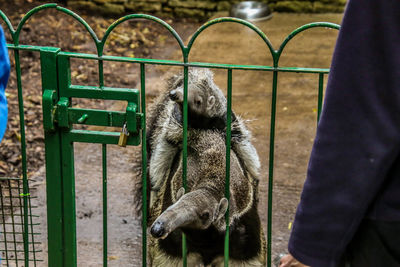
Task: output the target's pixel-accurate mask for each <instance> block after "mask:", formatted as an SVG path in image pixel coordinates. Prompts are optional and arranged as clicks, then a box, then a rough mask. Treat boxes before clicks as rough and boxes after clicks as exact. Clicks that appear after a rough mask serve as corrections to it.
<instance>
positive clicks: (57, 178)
mask: <svg viewBox="0 0 400 267" xmlns="http://www.w3.org/2000/svg"><path fill="white" fill-rule="evenodd" d="M59 51H60V49H59V48H53V47H47V48H42V49H41V50H40V64H41V72H42V73H41V74H42V75H41V76H42V89H43V92H44V90H52V91H55V92H56V93H57V94H58V77H57V68H58V66H57V54H58V52H59ZM46 112H48V111H46V110H43V117H44V116H47V115H50V114H46ZM43 121H45V120H44V119H43ZM44 145H45V151H46V153H45V160H46V199H47V203H46V206H47V214H51V216H47V239H48V254H47V255H48V265H49V266H60V267H61V266H63V253H62V252H63V217H62V198H63V197H62V196H63V191H62V176H61V175H62V173H61V168H62V167H61V166H62V165H61V163H62V159H61V153H60V151H61V140H60V133H59V131H50V130H45V131H44Z"/></svg>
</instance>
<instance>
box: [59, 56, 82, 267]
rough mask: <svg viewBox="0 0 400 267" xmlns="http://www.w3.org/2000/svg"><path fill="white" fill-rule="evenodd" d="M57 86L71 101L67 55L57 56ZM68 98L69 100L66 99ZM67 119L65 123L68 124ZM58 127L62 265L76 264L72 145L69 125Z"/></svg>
mask: <svg viewBox="0 0 400 267" xmlns="http://www.w3.org/2000/svg"><path fill="white" fill-rule="evenodd" d="M57 69H58V86H59V87H58V88H59V97H60V98H61V97H62V98H63V99H65V100H66V102H68V103H64V104H65V105H70V103H71V101H70V99H69V98H68V97H66V95H65V94H66V92H67V90H68V87H69V86H70V84H71V73H70V72H71V70H70V62H69V58H68V57H67V56H61V55H59V56H58V57H57ZM67 99H69V101H67ZM68 123H69V122H68V119H67V124H68ZM65 126H66V127H63V128H62V129H60V130H59V131H60V136H61V150H60V151H61V158H62V170H61V171H62V188H63V189H62V190H63V206H62V207H63V219H64V222H63V238H64V239H63V245H64V252H63V256H64V259H63V260H64V266H65V267H76V266H77V250H76V208H75V168H74V145H73V141H72V140H71V139H70V138H69V132H70V127H69V126H70V125H65Z"/></svg>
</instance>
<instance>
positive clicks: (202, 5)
mask: <svg viewBox="0 0 400 267" xmlns="http://www.w3.org/2000/svg"><path fill="white" fill-rule="evenodd" d="M168 4H169V5H170V6H172V7H187V8H197V9H209V10H212V9H214V8H215V7H216V6H217V3H215V1H214V2H211V1H194V0H192V1H180V0H169V2H168Z"/></svg>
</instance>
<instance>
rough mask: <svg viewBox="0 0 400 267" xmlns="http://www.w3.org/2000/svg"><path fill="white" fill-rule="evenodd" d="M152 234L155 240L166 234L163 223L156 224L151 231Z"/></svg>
mask: <svg viewBox="0 0 400 267" xmlns="http://www.w3.org/2000/svg"><path fill="white" fill-rule="evenodd" d="M150 233H151V235H152V236H153V237H155V238H160V237H162V236H163V235H164V234H165V228H164V223H163V222H155V223H154V224H153V226H152V227H151V229H150Z"/></svg>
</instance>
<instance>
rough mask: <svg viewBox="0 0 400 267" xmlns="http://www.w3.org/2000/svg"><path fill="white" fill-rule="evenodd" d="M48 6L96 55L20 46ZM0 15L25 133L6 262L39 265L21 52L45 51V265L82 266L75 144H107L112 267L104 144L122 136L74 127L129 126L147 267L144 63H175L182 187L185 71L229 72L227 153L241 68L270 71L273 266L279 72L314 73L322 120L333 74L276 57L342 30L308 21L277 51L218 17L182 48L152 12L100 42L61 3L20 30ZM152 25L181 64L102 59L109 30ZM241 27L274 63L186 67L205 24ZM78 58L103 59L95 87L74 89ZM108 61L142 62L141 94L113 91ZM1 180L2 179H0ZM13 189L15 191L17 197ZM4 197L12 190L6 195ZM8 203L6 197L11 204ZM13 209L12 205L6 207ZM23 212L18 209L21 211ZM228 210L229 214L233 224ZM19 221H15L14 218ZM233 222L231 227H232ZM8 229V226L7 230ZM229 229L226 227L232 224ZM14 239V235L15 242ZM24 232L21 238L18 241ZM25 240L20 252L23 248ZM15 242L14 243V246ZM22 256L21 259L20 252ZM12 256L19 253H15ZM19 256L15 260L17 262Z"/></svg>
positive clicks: (9, 186)
mask: <svg viewBox="0 0 400 267" xmlns="http://www.w3.org/2000/svg"><path fill="white" fill-rule="evenodd" d="M43 9H55V10H57V11H59V12H62V13H64V14H67V15H69V16H71V17H73V18H74V19H76V21H78V22H79V23H80V24H82V25H83V26H84V27H85V28H86V30H87V31H88V33H89V34H90V36H91V38H92V40H93V42H94V44H95V46H96V49H97V53H96V54H83V53H72V52H64V51H62V50H61V49H59V48H55V47H41V46H29V45H20V44H19V36H20V32H21V29H22V28H23V26H24V24H25V23H26V21H27V20H28V19H29V18H30V17H31V16H32V15H35V14H37V13H38V12H40V11H41V10H43ZM0 17H1V18H2V19H3V21H4V22H5V24H6V25H7V28H8V31H9V32H10V34H11V36H12V42H13V43H12V44H8V48H9V49H12V50H13V51H14V56H15V68H16V69H15V71H16V74H17V85H18V96H19V110H20V119H21V120H20V121H21V122H20V129H21V147H22V173H23V178H22V179H15V180H14V181H12V180H10V179H8V180H7V179H6V183H5V184H4V183H3V184H1V183H0V188H1V189H2V190H1V191H0V192H3V193H2V195H1V197H0V200H1V201H2V202H1V203H0V204H1V206H2V209H1V211H2V213H1V214H0V216H2V218H0V222H2V230H0V231H1V232H2V236H3V237H2V239H0V245H1V244H3V248H4V251H5V253H6V259H3V260H5V261H7V260H11V259H12V260H14V259H13V257H15V261H16V262H18V261H19V260H22V259H23V260H24V266H29V262H30V261H32V262H33V264H35V266H36V262H37V261H38V259H36V256H35V255H36V252H37V251H35V244H36V242H35V240H34V235H35V232H34V228H33V227H34V226H35V224H34V223H33V222H32V217H33V216H34V215H32V213H31V208H32V207H31V206H30V205H29V201H30V195H29V182H28V176H27V171H26V141H25V131H24V127H25V126H24V110H23V98H22V83H21V69H20V53H19V52H20V51H21V50H28V51H36V52H39V53H40V60H41V69H42V89H43V128H44V130H45V148H46V177H47V180H46V184H47V189H46V190H47V199H48V202H47V213H48V214H51V216H48V218H47V220H48V265H49V266H66V267H71V266H77V244H76V208H75V176H74V175H75V174H74V150H73V143H74V142H86V143H99V144H102V164H103V165H102V166H103V265H104V266H107V264H108V260H107V253H108V251H107V164H106V163H107V158H106V153H107V145H115V144H117V143H118V139H119V135H120V134H119V133H116V132H102V131H91V130H82V129H75V128H74V127H73V126H74V125H76V124H83V125H98V126H111V127H120V128H121V129H122V127H126V129H127V131H128V132H129V138H128V140H127V145H135V146H136V145H140V144H141V149H142V162H143V163H142V176H143V177H142V182H143V194H142V198H143V201H142V203H143V207H142V212H143V214H142V266H146V264H147V260H146V255H147V249H146V247H147V242H146V240H147V236H146V233H147V220H146V219H147V212H148V207H147V206H146V203H147V200H146V191H147V184H146V171H145V170H146V166H147V162H146V158H147V155H146V123H145V122H146V120H145V118H146V108H145V107H146V100H145V94H146V83H145V82H146V81H145V80H146V79H145V76H146V66H148V65H167V66H178V67H181V68H182V69H183V72H184V109H183V152H182V153H183V177H182V179H183V184H184V186H185V187H186V173H187V161H186V156H187V127H188V121H187V120H188V118H187V116H188V107H187V90H188V70H189V68H190V67H200V68H211V69H223V70H226V75H227V84H228V86H227V87H228V91H227V100H228V110H227V114H228V115H227V125H228V127H227V133H226V134H227V135H226V136H227V141H226V146H227V148H230V136H231V131H230V125H231V116H230V114H231V103H232V90H233V86H232V77H233V75H234V74H235V71H236V70H255V71H265V72H272V73H273V76H272V77H273V80H272V85H271V87H270V88H266V89H265V90H267V91H269V90H271V91H272V99H271V114H270V118H269V119H270V140H269V143H270V145H269V174H268V207H263V208H265V209H268V213H267V214H268V215H267V225H268V226H267V266H268V267H270V266H271V240H272V238H271V237H272V223H271V221H272V208H271V207H272V189H273V174H274V143H275V142H274V140H275V118H276V101H277V89H278V74H279V73H280V72H293V73H310V74H314V75H317V76H318V84H317V85H316V88H317V89H318V119H319V114H320V111H321V107H322V99H323V80H324V77H325V76H326V75H327V74H328V72H329V69H322V68H296V67H280V66H279V60H280V57H281V54H282V52H283V51H284V49H285V47H286V45H287V44H288V42H289V41H290V40H291V39H292V38H293V37H294V36H296V35H297V34H299V33H300V32H303V31H305V30H307V29H310V28H315V27H324V28H332V29H339V26H338V25H336V24H333V23H325V22H318V23H311V24H307V25H304V26H302V27H300V28H298V29H296V30H295V31H293V32H292V33H291V34H290V35H289V36H287V38H286V39H285V40H284V41H283V43H282V44H281V45H280V47H279V48H278V49H277V50H275V49H274V48H273V46H272V45H271V43H270V41H269V40H268V38H267V37H266V36H265V34H264V33H263V32H262V31H261V30H260V29H258V28H257V27H256V26H255V25H253V24H251V23H249V22H247V21H244V20H240V19H235V18H218V19H214V20H212V21H209V22H207V23H206V24H204V25H203V26H201V27H200V28H199V29H198V30H197V31H196V32H195V34H194V35H193V37H192V38H191V39H190V41H189V43H188V45H185V44H184V42H183V41H182V39H181V37H180V36H179V35H178V34H177V33H176V32H175V30H174V29H173V28H172V27H171V26H170V25H168V24H167V23H166V22H164V21H163V20H161V19H159V18H156V17H154V16H150V15H142V14H135V15H128V16H125V17H123V18H121V19H119V20H117V21H115V22H114V23H113V24H111V25H110V27H109V28H108V29H107V31H106V33H105V35H104V37H103V38H102V39H99V38H98V37H97V36H96V34H95V32H94V31H93V30H92V28H91V27H90V26H89V25H88V24H87V23H86V22H85V21H84V20H83V19H82V18H81V17H79V16H78V15H77V14H76V13H74V12H72V11H70V10H68V9H66V8H64V7H60V6H57V5H56V4H45V5H42V6H39V7H37V8H34V9H32V10H31V11H29V12H28V13H27V14H26V15H25V16H24V17H23V18H22V19H21V21H20V23H19V24H18V26H17V28H16V29H14V28H13V26H12V24H11V23H10V21H9V19H8V18H7V16H6V15H5V14H4V13H3V12H1V11H0ZM135 19H141V20H148V21H153V22H156V23H158V24H159V25H161V26H162V27H164V28H165V29H167V30H168V31H169V32H170V33H171V35H172V36H173V38H175V40H176V42H177V43H178V45H179V47H180V49H181V53H182V60H181V61H172V60H156V59H143V58H130V57H118V56H106V55H103V49H104V45H105V43H106V41H107V38H108V37H109V35H110V33H111V32H112V31H113V30H114V29H115V28H116V27H117V26H118V25H120V24H121V23H123V22H125V21H128V20H135ZM228 22H229V23H239V24H242V25H244V26H245V27H248V28H249V29H251V30H252V31H254V32H255V33H256V34H257V35H258V36H259V37H260V38H261V39H262V40H263V41H264V43H265V45H266V46H267V47H268V50H269V52H270V53H271V56H272V58H273V65H272V66H266V65H265V66H264V65H234V64H215V63H204V62H189V60H188V58H189V54H190V51H191V48H192V46H193V44H194V43H195V41H196V39H197V37H198V36H199V35H200V34H201V33H202V32H203V31H204V30H205V29H207V28H208V27H210V26H212V25H214V24H218V23H228ZM74 58H80V59H89V60H95V61H97V62H98V85H97V86H82V85H74V84H71V67H70V60H71V59H74ZM105 61H114V62H125V63H132V64H137V65H139V66H140V84H141V86H140V89H126V88H125V89H122V88H110V87H105V86H104V77H103V63H104V62H105ZM72 98H93V99H104V100H109V99H111V100H122V101H127V108H126V112H116V111H103V110H92V109H82V108H73V107H71V99H72ZM226 153H227V155H226V159H227V163H226V192H225V194H226V197H227V198H228V199H229V166H230V154H229V153H230V149H226ZM0 182H1V181H0ZM13 190H14V191H15V190H16V192H17V193H16V194H12V192H13ZM4 192H9V193H6V195H4V194H5V193H4ZM13 197H16V198H17V204H13V203H15V202H13V201H11V198H13ZM8 198H9V200H8ZM7 205H8V206H7ZM18 211H19V212H18ZM228 213H229V210H228V212H227V214H226V220H228V218H229V216H228ZM7 216H10V218H11V224H10V223H8V221H7V222H6V220H5V218H6V217H7ZM16 218H18V220H17V219H16ZM227 225H228V224H227ZM10 227H11V228H10ZM228 227H229V226H228ZM228 227H227V229H226V234H225V266H228V260H229V229H228ZM10 235H11V238H10ZM17 235H22V241H20V239H18V238H17V237H16V236H17ZM183 241H184V242H183V248H182V252H183V265H184V266H186V265H187V263H186V244H185V236H183ZM20 243H21V244H22V243H23V249H21V248H20V246H19V244H20ZM10 244H11V245H10ZM22 252H23V254H20V253H22ZM10 255H14V256H10ZM17 257H18V259H17ZM17 266H18V265H17Z"/></svg>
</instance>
